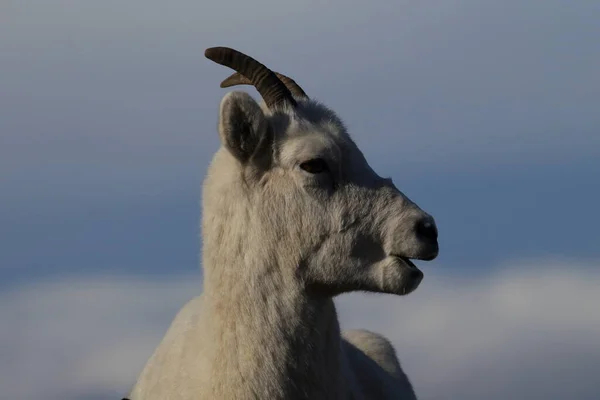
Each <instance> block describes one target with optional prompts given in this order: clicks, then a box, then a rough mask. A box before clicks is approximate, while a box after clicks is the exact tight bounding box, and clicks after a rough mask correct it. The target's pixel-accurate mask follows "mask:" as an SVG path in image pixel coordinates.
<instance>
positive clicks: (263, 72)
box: [204, 47, 296, 109]
mask: <svg viewBox="0 0 600 400" xmlns="http://www.w3.org/2000/svg"><path fill="white" fill-rule="evenodd" d="M204 56H205V57H206V58H208V59H209V60H212V61H214V62H216V63H217V64H221V65H224V66H226V67H229V68H231V69H233V70H235V71H237V72H239V73H240V74H241V75H243V76H244V77H245V78H247V79H248V80H249V81H250V82H251V84H252V85H253V86H254V87H255V88H256V90H258V93H260V95H261V96H262V98H263V99H264V100H265V103H266V104H267V106H268V107H269V108H271V109H274V108H276V107H278V106H281V105H284V104H289V105H291V106H292V107H295V106H296V101H295V100H294V97H293V96H292V93H291V92H290V90H289V89H288V88H287V87H286V86H285V85H284V84H283V82H281V81H280V80H279V78H278V77H277V75H275V73H274V72H273V71H271V70H270V69H269V68H267V67H266V66H264V65H263V64H261V63H259V62H258V61H256V60H255V59H254V58H252V57H250V56H248V55H246V54H244V53H241V52H239V51H237V50H234V49H231V48H229V47H211V48H209V49H206V51H205V52H204Z"/></svg>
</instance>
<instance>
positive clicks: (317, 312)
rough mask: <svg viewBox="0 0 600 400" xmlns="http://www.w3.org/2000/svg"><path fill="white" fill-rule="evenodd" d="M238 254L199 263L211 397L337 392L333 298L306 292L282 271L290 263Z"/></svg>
mask: <svg viewBox="0 0 600 400" xmlns="http://www.w3.org/2000/svg"><path fill="white" fill-rule="evenodd" d="M241 261H242V260H240V263H236V264H231V263H230V264H228V265H230V266H231V265H234V266H233V267H230V268H228V267H221V266H219V267H218V268H216V269H212V268H205V294H206V300H207V305H208V315H209V317H208V318H209V319H208V321H209V323H210V328H209V329H210V330H211V334H210V337H211V347H212V349H211V352H212V357H210V359H211V365H210V367H209V368H210V370H211V371H212V372H211V379H210V382H211V386H212V391H213V393H212V395H213V398H225V397H227V398H230V397H231V398H240V399H243V398H260V399H267V398H268V399H336V398H338V396H340V393H343V390H342V389H343V383H342V381H343V377H342V376H343V372H342V369H341V365H342V360H341V357H342V354H341V339H340V328H339V323H338V319H337V314H336V310H335V306H334V303H333V300H332V299H331V298H328V297H320V298H313V297H311V296H309V295H307V294H306V292H305V291H304V290H303V289H302V288H301V287H300V285H299V284H298V283H297V282H296V281H295V280H294V279H293V277H285V274H284V273H282V271H292V270H293V268H284V267H282V266H281V265H268V264H262V266H261V267H257V263H248V262H241ZM249 264H251V265H249ZM232 388H235V389H233V390H236V391H237V392H236V393H231V390H232ZM226 393H227V395H226V396H225V394H226Z"/></svg>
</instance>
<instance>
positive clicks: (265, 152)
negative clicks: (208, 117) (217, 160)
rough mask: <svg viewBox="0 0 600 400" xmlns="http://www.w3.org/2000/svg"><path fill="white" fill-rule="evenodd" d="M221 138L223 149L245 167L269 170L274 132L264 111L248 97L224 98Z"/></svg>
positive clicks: (240, 93) (228, 95)
mask: <svg viewBox="0 0 600 400" xmlns="http://www.w3.org/2000/svg"><path fill="white" fill-rule="evenodd" d="M219 135H220V136H221V142H222V143H223V146H225V147H226V148H227V149H228V150H229V152H230V153H231V154H232V155H233V156H234V157H235V158H237V159H238V160H239V161H240V162H241V163H242V164H244V165H246V164H249V163H252V164H255V165H256V166H260V167H263V168H267V167H268V164H269V163H270V160H271V144H272V142H273V135H272V130H271V128H270V127H269V123H268V121H267V119H266V118H265V115H264V113H263V111H262V109H261V108H260V106H259V105H258V103H257V102H256V101H255V100H254V99H253V98H252V97H251V96H250V95H249V94H248V93H245V92H231V93H228V94H227V95H225V97H223V100H222V101H221V107H220V112H219Z"/></svg>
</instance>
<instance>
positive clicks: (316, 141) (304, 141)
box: [279, 131, 341, 165]
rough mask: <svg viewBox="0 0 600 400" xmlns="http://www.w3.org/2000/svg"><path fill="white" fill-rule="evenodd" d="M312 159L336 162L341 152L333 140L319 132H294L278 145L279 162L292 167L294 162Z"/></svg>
mask: <svg viewBox="0 0 600 400" xmlns="http://www.w3.org/2000/svg"><path fill="white" fill-rule="evenodd" d="M314 158H324V159H327V160H330V161H334V162H338V161H339V160H340V158H341V151H340V148H339V146H338V145H337V144H336V142H335V140H334V139H333V138H332V137H331V136H329V135H327V134H325V133H323V132H319V131H307V132H302V133H299V132H296V134H295V135H293V136H288V137H286V138H285V139H283V141H282V142H281V143H280V146H279V162H280V163H281V164H284V165H292V164H294V163H295V162H304V161H308V160H310V159H314Z"/></svg>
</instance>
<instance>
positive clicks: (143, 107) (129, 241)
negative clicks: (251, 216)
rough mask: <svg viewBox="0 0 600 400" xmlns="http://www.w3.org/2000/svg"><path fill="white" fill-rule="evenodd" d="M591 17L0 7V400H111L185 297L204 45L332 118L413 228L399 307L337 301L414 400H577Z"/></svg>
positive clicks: (440, 7) (178, 1)
mask: <svg viewBox="0 0 600 400" xmlns="http://www.w3.org/2000/svg"><path fill="white" fill-rule="evenodd" d="M599 20H600V2H598V1H595V0H588V1H585V0H580V1H571V2H569V1H556V0H546V1H543V2H541V1H533V0H518V1H517V0H505V1H489V0H470V1H467V0H463V1H461V0H430V1H414V0H413V1H399V0H394V1H392V0H387V1H378V2H370V3H367V2H358V1H341V0H336V1H331V2H329V3H325V2H322V1H316V0H308V1H302V2H289V3H287V2H280V1H279V2H276V1H272V0H258V1H254V2H245V1H239V0H238V1H219V2H217V1H215V2H210V3H209V2H206V1H188V0H173V1H170V2H164V1H156V0H147V1H141V0H131V1H122V0H121V1H116V0H104V1H96V2H91V1H68V0H55V1H42V0H3V1H2V2H1V3H0V272H1V276H0V321H1V323H0V390H1V392H2V395H0V397H2V398H4V397H6V398H17V399H36V400H37V399H92V400H93V399H117V398H120V396H123V395H124V394H125V393H126V392H127V390H128V389H129V387H130V386H131V385H132V384H133V383H134V381H135V378H136V376H137V374H138V373H139V372H140V369H141V368H142V366H143V364H144V363H145V361H146V359H147V358H148V357H149V355H150V354H151V352H152V350H153V349H154V347H155V346H156V345H157V343H158V341H159V340H160V338H161V336H162V335H163V333H164V331H165V330H166V328H167V327H168V325H169V323H170V321H171V319H172V318H173V316H174V313H175V312H176V311H177V309H178V308H179V307H180V306H181V305H182V304H183V303H184V302H185V301H186V300H187V299H189V298H190V297H191V296H194V295H196V294H198V293H199V292H200V290H201V279H202V275H201V272H200V268H199V254H200V238H199V219H200V208H199V202H200V195H201V191H200V188H201V182H202V179H203V176H204V174H205V172H206V168H207V165H208V162H209V160H210V157H211V155H212V153H213V152H214V151H215V150H216V149H217V148H218V145H219V143H218V136H217V133H216V122H217V109H218V104H219V101H220V99H221V97H222V96H223V95H224V94H225V93H226V91H225V90H223V89H220V88H219V82H220V81H221V80H222V79H223V78H225V77H226V76H228V75H229V74H230V72H231V71H230V70H228V69H226V68H224V67H222V66H219V65H216V64H214V63H211V62H209V61H208V60H206V59H205V58H204V56H203V52H204V49H205V48H207V47H210V46H216V45H224V46H230V47H234V48H237V49H239V50H241V51H243V52H246V53H248V54H250V55H252V56H253V57H255V58H257V59H258V60H260V61H262V62H263V63H265V64H267V65H268V66H270V67H271V68H273V69H275V70H278V71H281V72H283V73H285V74H288V75H290V76H292V77H293V78H294V79H295V80H296V81H297V82H299V83H300V84H301V85H302V86H303V88H304V89H305V90H306V91H307V92H308V93H309V95H310V96H311V97H314V98H317V99H319V100H321V101H323V102H325V103H326V104H327V105H329V106H330V107H331V108H333V109H334V110H336V111H337V112H338V113H339V115H340V116H341V117H342V118H343V119H344V120H345V122H346V123H347V125H348V127H349V129H350V132H351V134H352V136H353V137H354V139H355V141H356V142H357V143H358V145H359V146H360V147H361V148H362V149H363V150H364V153H365V155H366V157H367V159H368V160H369V161H370V163H371V164H372V166H373V167H374V168H375V169H376V170H377V171H378V172H379V173H380V174H381V175H389V176H392V177H393V178H394V181H395V182H396V183H397V184H398V185H399V186H400V188H401V189H402V190H403V191H404V192H405V193H406V194H408V195H409V196H410V197H411V198H412V199H413V200H415V201H416V202H417V203H418V204H419V205H420V206H422V207H423V208H424V209H425V210H427V211H428V212H430V213H431V214H433V215H434V216H435V218H436V220H437V223H438V226H439V230H440V245H441V252H440V256H439V258H438V259H437V260H435V261H434V262H432V263H427V264H422V269H423V270H424V272H425V279H424V281H423V283H422V285H421V287H420V288H419V290H417V292H415V293H414V294H412V295H410V296H408V297H405V298H398V297H391V296H375V295H364V294H360V295H359V294H357V295H345V296H342V297H341V298H340V299H339V305H340V314H341V317H342V324H343V326H344V327H368V328H369V329H373V330H378V331H380V332H382V333H385V334H386V335H388V336H389V337H390V338H391V339H392V341H393V342H394V344H395V345H396V347H397V350H398V353H399V355H400V357H401V361H402V364H403V366H404V368H405V370H406V371H407V373H408V374H409V376H410V378H411V380H412V381H413V383H414V386H415V388H416V391H417V394H419V396H420V399H432V400H433V399H459V398H460V399H463V400H470V399H473V400H480V399H492V400H494V399H505V398H510V399H517V400H519V399H523V400H525V399H527V400H537V399H540V400H542V399H544V400H553V399H565V398H568V399H574V400H575V399H578V400H587V399H590V400H591V399H598V396H600V381H599V380H598V376H599V373H600V367H598V365H600V270H599V267H600V246H599V243H598V242H599V240H598V239H599V235H598V229H599V228H598V227H599V225H600V211H598V204H600V178H599V177H600V157H599V156H600V132H599V130H600V111H599V110H600V75H599V74H598V71H600V45H599V44H598V38H599V37H600V24H599V23H598V21H599ZM244 90H250V91H251V93H252V94H254V95H256V92H255V91H254V90H253V89H251V88H247V87H246V88H245V89H244Z"/></svg>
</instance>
